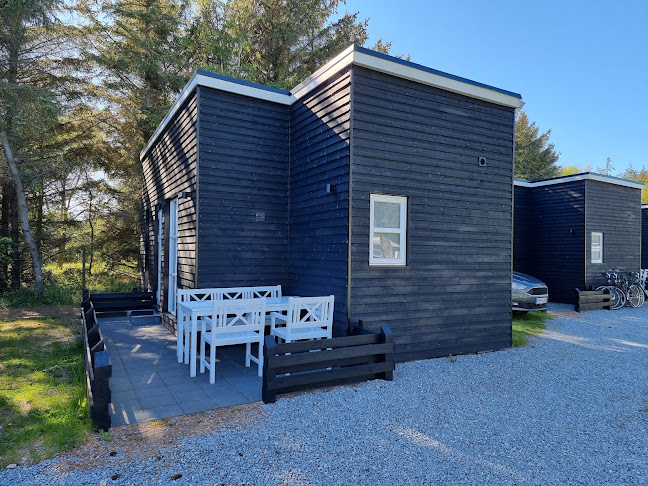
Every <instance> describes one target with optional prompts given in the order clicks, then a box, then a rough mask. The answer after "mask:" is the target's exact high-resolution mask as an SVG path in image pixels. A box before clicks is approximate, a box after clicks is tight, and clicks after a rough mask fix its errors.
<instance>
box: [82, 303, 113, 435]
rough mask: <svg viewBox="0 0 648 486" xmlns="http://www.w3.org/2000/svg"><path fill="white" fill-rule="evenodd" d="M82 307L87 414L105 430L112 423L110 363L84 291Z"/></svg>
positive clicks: (95, 423) (95, 318)
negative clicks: (88, 410) (88, 408)
mask: <svg viewBox="0 0 648 486" xmlns="http://www.w3.org/2000/svg"><path fill="white" fill-rule="evenodd" d="M81 309H82V310H81V317H82V319H83V344H84V357H85V367H86V384H87V390H88V402H89V404H90V418H91V419H92V422H93V424H94V427H95V428H96V429H101V430H104V431H108V429H110V426H111V415H110V408H109V407H110V401H111V394H110V381H109V380H110V376H111V374H112V365H111V364H110V356H109V353H108V349H107V347H106V342H105V340H104V338H103V337H102V335H101V330H100V329H99V325H98V324H97V316H96V313H95V309H94V306H93V304H92V302H91V301H90V299H89V296H88V295H84V301H83V303H82V305H81Z"/></svg>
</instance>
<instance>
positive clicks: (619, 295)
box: [596, 285, 626, 310]
mask: <svg viewBox="0 0 648 486" xmlns="http://www.w3.org/2000/svg"><path fill="white" fill-rule="evenodd" d="M596 290H607V291H608V292H609V293H610V294H611V295H612V299H611V301H610V304H611V306H612V309H614V310H617V309H620V308H621V307H623V306H624V305H625V303H626V299H625V295H624V293H623V291H621V289H620V288H618V287H615V286H614V285H602V286H601V287H598V288H597V289H596Z"/></svg>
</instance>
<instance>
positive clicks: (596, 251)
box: [592, 231, 603, 263]
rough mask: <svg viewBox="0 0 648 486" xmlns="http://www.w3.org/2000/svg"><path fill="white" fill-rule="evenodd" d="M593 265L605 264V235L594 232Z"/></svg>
mask: <svg viewBox="0 0 648 486" xmlns="http://www.w3.org/2000/svg"><path fill="white" fill-rule="evenodd" d="M592 263H603V233H597V232H595V231H592Z"/></svg>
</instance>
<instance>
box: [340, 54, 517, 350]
mask: <svg viewBox="0 0 648 486" xmlns="http://www.w3.org/2000/svg"><path fill="white" fill-rule="evenodd" d="M353 70H354V74H353V76H354V80H353V88H352V90H353V91H352V100H353V101H352V103H353V109H352V122H351V124H352V127H353V128H352V138H351V175H350V178H351V197H352V202H351V204H352V214H351V228H352V233H351V320H352V322H356V321H358V320H360V319H361V320H363V321H364V323H365V327H368V328H376V329H377V328H378V326H380V325H381V324H389V325H390V326H391V328H392V331H393V332H394V342H395V344H396V358H397V359H398V360H408V359H420V358H427V357H435V356H447V355H448V354H450V353H452V354H456V353H468V352H477V351H484V350H494V349H500V348H504V347H508V346H510V345H511V265H512V251H511V239H512V238H511V231H512V196H513V194H512V190H513V189H512V188H513V132H514V110H513V109H512V108H506V107H502V106H498V105H494V104H491V103H488V102H483V101H479V100H475V99H472V98H468V97H465V96H462V95H459V94H454V93H450V92H447V91H443V90H440V89H436V88H433V87H429V86H425V85H421V84H418V83H414V82H411V81H408V80H404V79H400V78H396V77H393V76H389V75H386V74H383V73H378V72H374V71H371V70H368V69H365V68H361V67H357V66H354V67H353ZM480 156H483V157H486V158H487V161H488V165H487V166H486V167H479V165H478V157H480ZM371 193H379V194H391V195H400V196H407V197H408V198H409V222H408V225H409V226H408V265H407V266H404V267H390V268H385V267H377V266H369V263H368V261H369V237H370V236H369V195H370V194H371Z"/></svg>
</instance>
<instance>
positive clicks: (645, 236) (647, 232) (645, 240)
mask: <svg viewBox="0 0 648 486" xmlns="http://www.w3.org/2000/svg"><path fill="white" fill-rule="evenodd" d="M641 268H648V208H642V209H641Z"/></svg>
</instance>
